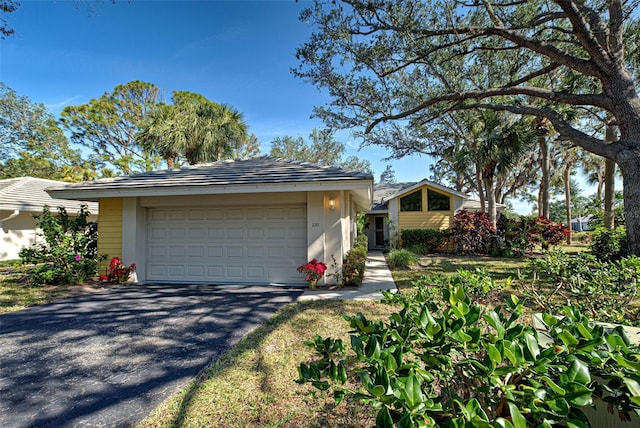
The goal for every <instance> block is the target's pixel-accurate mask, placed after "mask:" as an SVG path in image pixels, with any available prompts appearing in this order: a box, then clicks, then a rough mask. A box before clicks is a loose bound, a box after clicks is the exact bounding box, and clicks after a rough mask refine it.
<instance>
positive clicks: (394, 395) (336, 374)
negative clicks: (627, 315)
mask: <svg viewBox="0 0 640 428" xmlns="http://www.w3.org/2000/svg"><path fill="white" fill-rule="evenodd" d="M443 300H444V302H445V304H446V306H444V307H438V306H437V305H436V304H435V303H434V301H433V299H432V297H431V293H430V292H429V291H428V290H427V288H426V287H424V286H420V285H417V286H416V293H415V294H413V293H412V294H411V295H403V294H395V295H392V294H389V293H386V295H385V302H386V303H390V304H397V305H400V307H401V309H400V310H399V311H398V312H396V313H394V314H392V315H391V317H390V318H389V320H387V321H386V322H383V321H375V322H374V321H370V320H367V319H366V318H365V317H364V316H363V315H362V314H357V315H355V316H345V319H346V320H347V322H349V324H350V326H351V328H352V329H353V331H352V334H351V341H350V342H351V343H350V346H349V351H348V352H347V350H346V346H345V344H344V343H343V342H342V341H341V340H340V339H332V338H321V337H316V338H315V340H314V341H310V342H307V344H308V345H309V346H312V347H314V348H315V350H316V352H317V355H318V357H317V359H316V360H314V361H312V362H311V363H309V364H301V365H300V366H299V379H298V382H299V383H306V382H310V383H312V384H313V385H314V386H315V387H316V388H318V389H320V390H322V391H329V390H331V391H332V392H333V395H334V397H335V400H336V402H338V403H339V402H341V401H342V400H343V399H344V398H345V397H346V396H352V397H353V398H355V399H358V400H361V401H364V402H365V403H368V404H370V405H372V406H374V408H376V409H379V410H378V414H377V421H376V425H377V426H379V427H392V426H398V427H414V426H441V427H470V426H474V427H475V426H478V427H516V428H525V427H530V426H536V427H537V426H540V427H552V426H571V427H585V426H589V422H588V420H587V418H586V416H585V414H584V413H583V409H584V408H585V407H587V406H590V405H592V403H593V402H594V401H595V400H604V401H608V402H610V403H611V406H612V407H611V408H612V409H614V408H615V409H617V411H618V412H619V416H620V417H622V418H624V419H627V418H628V417H629V414H630V412H633V411H636V412H637V411H638V409H640V357H639V355H638V351H639V350H638V348H636V347H632V346H630V344H629V340H628V338H627V337H626V335H625V333H624V331H623V330H622V329H621V328H616V329H615V330H613V331H612V332H611V333H608V334H607V333H605V331H604V329H603V327H602V326H598V325H593V324H592V323H590V322H589V321H588V320H587V318H585V317H584V316H583V315H582V314H581V313H580V312H579V311H578V310H576V309H575V308H573V307H566V308H565V309H564V310H563V311H562V314H563V315H564V318H562V319H559V318H555V317H553V316H551V315H550V314H548V313H545V314H543V319H544V321H545V323H546V324H547V325H548V326H549V331H548V333H547V334H548V337H547V338H546V340H543V341H541V336H539V333H538V332H537V331H536V330H535V329H534V328H533V327H531V326H528V325H526V324H525V323H524V322H523V320H522V313H523V305H522V304H521V303H520V302H519V301H518V300H517V299H516V298H515V297H511V298H510V299H508V300H507V301H505V303H504V305H503V306H499V307H497V308H495V309H492V310H487V309H486V308H483V307H481V306H480V305H478V304H476V303H474V302H472V301H471V300H470V299H469V297H467V295H466V294H465V292H464V290H463V288H462V287H452V288H449V289H445V290H443ZM543 343H544V344H543ZM353 377H356V378H357V379H359V381H360V382H359V386H358V387H353V388H347V387H345V385H346V381H347V379H349V378H353ZM607 393H611V395H609V394H607Z"/></svg>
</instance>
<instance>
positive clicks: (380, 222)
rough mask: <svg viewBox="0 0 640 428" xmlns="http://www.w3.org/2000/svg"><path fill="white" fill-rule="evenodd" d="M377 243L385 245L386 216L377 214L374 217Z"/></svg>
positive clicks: (377, 244)
mask: <svg viewBox="0 0 640 428" xmlns="http://www.w3.org/2000/svg"><path fill="white" fill-rule="evenodd" d="M374 224H375V227H374V232H375V237H376V238H375V245H376V247H384V217H382V216H376V217H375V219H374Z"/></svg>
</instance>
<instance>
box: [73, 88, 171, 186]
mask: <svg viewBox="0 0 640 428" xmlns="http://www.w3.org/2000/svg"><path fill="white" fill-rule="evenodd" d="M159 96H160V89H159V88H158V87H157V86H156V85H154V84H152V83H147V82H141V81H139V80H135V81H132V82H129V83H126V84H124V85H118V86H116V87H115V88H114V89H113V91H112V92H107V93H105V94H104V95H102V96H100V97H99V98H95V99H92V100H90V101H89V102H88V103H87V104H82V105H78V106H68V107H65V109H64V110H63V111H62V114H61V118H60V121H61V123H62V125H63V126H64V127H65V128H66V130H67V131H68V132H69V133H70V134H71V141H72V142H74V143H76V144H79V145H82V146H84V147H86V148H88V149H89V150H91V151H92V152H93V153H94V155H95V156H96V157H98V158H99V159H100V161H101V162H102V163H105V164H107V165H110V166H113V167H115V168H116V169H117V170H118V171H119V172H121V173H122V174H130V173H133V172H140V171H149V170H151V169H154V168H157V167H158V165H159V162H160V158H159V157H158V156H156V155H155V154H154V153H153V152H152V151H151V150H148V148H146V147H142V146H140V145H139V144H138V142H137V139H136V134H137V133H138V132H139V131H140V130H141V128H142V126H143V124H144V122H145V120H147V118H148V117H149V115H150V114H151V112H152V111H154V110H155V109H156V108H157V103H158V99H159Z"/></svg>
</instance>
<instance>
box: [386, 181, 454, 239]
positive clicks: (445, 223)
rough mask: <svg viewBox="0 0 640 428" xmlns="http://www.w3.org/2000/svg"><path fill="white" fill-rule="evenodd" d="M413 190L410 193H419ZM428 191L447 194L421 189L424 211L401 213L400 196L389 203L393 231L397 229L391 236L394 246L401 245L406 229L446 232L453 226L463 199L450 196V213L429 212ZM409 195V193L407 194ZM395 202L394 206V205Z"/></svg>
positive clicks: (425, 187)
mask: <svg viewBox="0 0 640 428" xmlns="http://www.w3.org/2000/svg"><path fill="white" fill-rule="evenodd" d="M417 190H418V189H413V190H412V191H411V192H410V193H413V192H415V191H417ZM427 190H432V191H434V192H437V193H440V194H443V195H444V194H446V193H444V192H442V191H441V190H439V189H434V188H432V187H430V186H428V185H425V186H422V187H420V191H421V192H422V211H400V198H401V197H402V196H405V195H400V196H398V197H396V198H394V199H393V200H391V201H389V219H390V222H391V224H392V226H391V229H395V230H394V231H393V232H392V233H391V234H392V236H391V240H392V246H398V245H399V244H400V236H401V232H402V231H403V230H406V229H435V230H445V229H449V228H450V227H451V226H452V225H453V216H454V212H455V209H456V205H457V206H460V205H461V204H462V199H461V198H456V197H454V195H451V194H450V195H449V206H450V208H451V210H450V211H429V210H428V203H427ZM407 194H408V193H407ZM392 202H393V204H392Z"/></svg>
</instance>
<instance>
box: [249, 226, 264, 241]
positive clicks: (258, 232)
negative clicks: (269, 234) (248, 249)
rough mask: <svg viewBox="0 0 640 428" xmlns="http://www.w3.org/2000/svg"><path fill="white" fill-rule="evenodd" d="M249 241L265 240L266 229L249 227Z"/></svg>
mask: <svg viewBox="0 0 640 428" xmlns="http://www.w3.org/2000/svg"><path fill="white" fill-rule="evenodd" d="M247 239H264V227H258V226H255V227H247Z"/></svg>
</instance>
